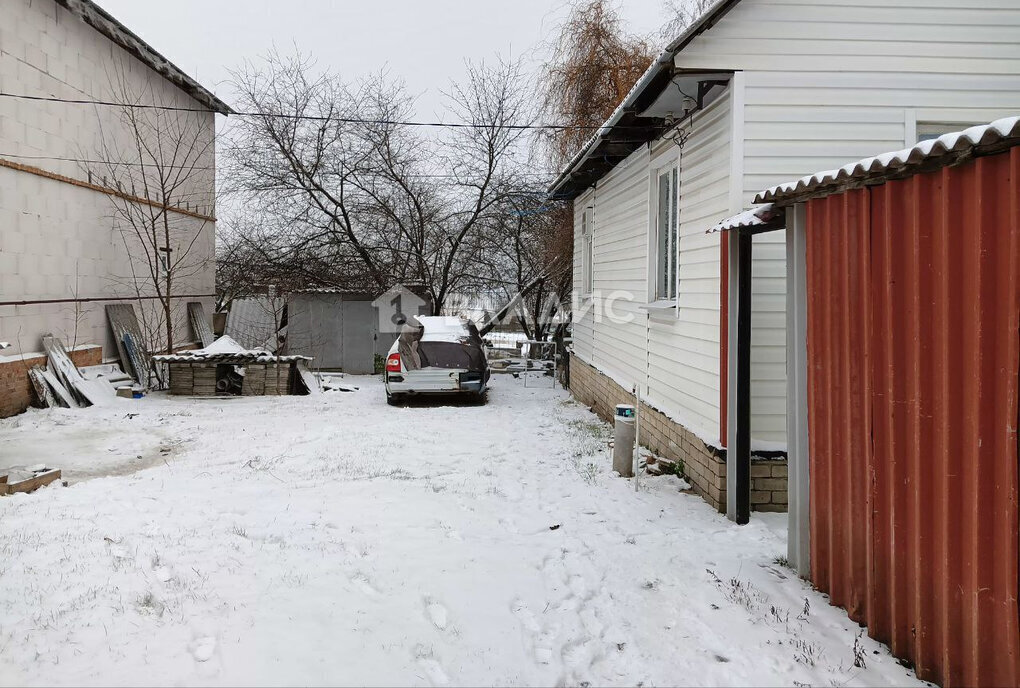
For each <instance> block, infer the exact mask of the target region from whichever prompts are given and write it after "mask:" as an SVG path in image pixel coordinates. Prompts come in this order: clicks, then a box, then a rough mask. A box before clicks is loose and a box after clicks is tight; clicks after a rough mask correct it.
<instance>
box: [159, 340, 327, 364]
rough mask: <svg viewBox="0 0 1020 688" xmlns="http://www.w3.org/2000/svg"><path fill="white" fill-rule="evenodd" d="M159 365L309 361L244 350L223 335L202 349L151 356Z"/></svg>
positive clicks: (298, 357)
mask: <svg viewBox="0 0 1020 688" xmlns="http://www.w3.org/2000/svg"><path fill="white" fill-rule="evenodd" d="M152 360H154V361H159V362H160V363H234V364H242V363H290V362H292V361H310V360H312V359H311V358H309V357H308V356H276V355H274V354H273V353H271V352H269V351H266V350H265V349H245V348H244V347H243V346H241V345H240V344H238V343H237V342H236V341H234V340H233V339H231V338H230V337H228V336H226V335H224V336H222V337H220V338H219V339H217V340H216V341H215V342H213V343H212V344H210V345H209V346H207V347H206V348H204V349H193V350H192V351H182V352H180V353H176V354H164V355H162V356H153V357H152Z"/></svg>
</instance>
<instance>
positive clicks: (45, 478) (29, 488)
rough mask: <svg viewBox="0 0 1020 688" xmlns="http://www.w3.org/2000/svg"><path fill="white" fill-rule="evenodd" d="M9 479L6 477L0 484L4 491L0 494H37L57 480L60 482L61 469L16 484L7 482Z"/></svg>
mask: <svg viewBox="0 0 1020 688" xmlns="http://www.w3.org/2000/svg"><path fill="white" fill-rule="evenodd" d="M7 478H8V476H4V477H3V482H0V490H2V491H0V494H14V493H15V492H24V493H27V492H35V491H36V490H38V489H39V488H40V487H45V486H47V485H49V484H50V483H52V482H54V481H56V480H60V469H59V468H56V469H54V470H52V471H46V472H45V473H40V474H39V475H37V476H35V477H33V478H29V479H28V480H22V481H20V482H16V483H11V482H7Z"/></svg>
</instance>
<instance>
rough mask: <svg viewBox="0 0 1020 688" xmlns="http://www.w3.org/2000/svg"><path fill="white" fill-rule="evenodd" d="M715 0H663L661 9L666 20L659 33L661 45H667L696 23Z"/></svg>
mask: <svg viewBox="0 0 1020 688" xmlns="http://www.w3.org/2000/svg"><path fill="white" fill-rule="evenodd" d="M715 2H716V0H663V3H662V8H663V11H664V13H665V14H666V17H667V18H668V20H667V22H666V24H665V25H664V26H663V27H662V30H661V31H660V38H661V39H662V42H663V43H669V42H670V41H672V40H673V39H674V38H676V37H677V36H679V35H680V34H681V33H683V31H684V29H686V28H687V27H688V26H690V25H691V24H693V23H694V22H696V21H697V20H698V19H699V18H701V15H702V14H704V13H705V10H707V9H708V8H709V7H711V6H712V5H713V4H714V3H715Z"/></svg>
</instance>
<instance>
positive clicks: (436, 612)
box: [425, 598, 449, 631]
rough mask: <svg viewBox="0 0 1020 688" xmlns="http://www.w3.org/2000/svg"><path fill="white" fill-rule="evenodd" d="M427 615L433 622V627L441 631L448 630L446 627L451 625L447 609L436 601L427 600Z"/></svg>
mask: <svg viewBox="0 0 1020 688" xmlns="http://www.w3.org/2000/svg"><path fill="white" fill-rule="evenodd" d="M425 614H426V615H427V616H428V618H429V621H431V622H432V625H433V626H435V627H436V628H438V629H439V630H441V631H445V630H446V625H447V623H449V615H448V614H447V612H446V607H444V606H443V605H441V604H439V603H438V602H436V601H434V600H431V599H429V598H425Z"/></svg>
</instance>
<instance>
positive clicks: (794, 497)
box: [786, 203, 811, 578]
mask: <svg viewBox="0 0 1020 688" xmlns="http://www.w3.org/2000/svg"><path fill="white" fill-rule="evenodd" d="M806 219H807V213H806V210H805V207H804V204H803V203H798V204H796V205H795V206H794V207H793V208H790V209H788V210H787V213H786V437H787V464H788V467H789V483H788V490H789V498H788V501H789V506H788V510H789V519H790V520H789V533H788V538H787V543H788V544H787V550H788V551H787V559H788V560H789V562H790V565H791V566H793V567H794V568H795V569H796V570H797V573H798V574H799V575H800V576H801V577H803V578H807V577H809V576H810V574H811V508H810V507H811V504H810V501H811V497H810V495H811V492H810V471H809V468H810V464H809V458H810V457H809V445H808V408H807V372H808V363H807V324H808V323H807V318H808V309H807V274H806V271H807V247H806V245H805V244H806V235H807V228H806Z"/></svg>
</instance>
